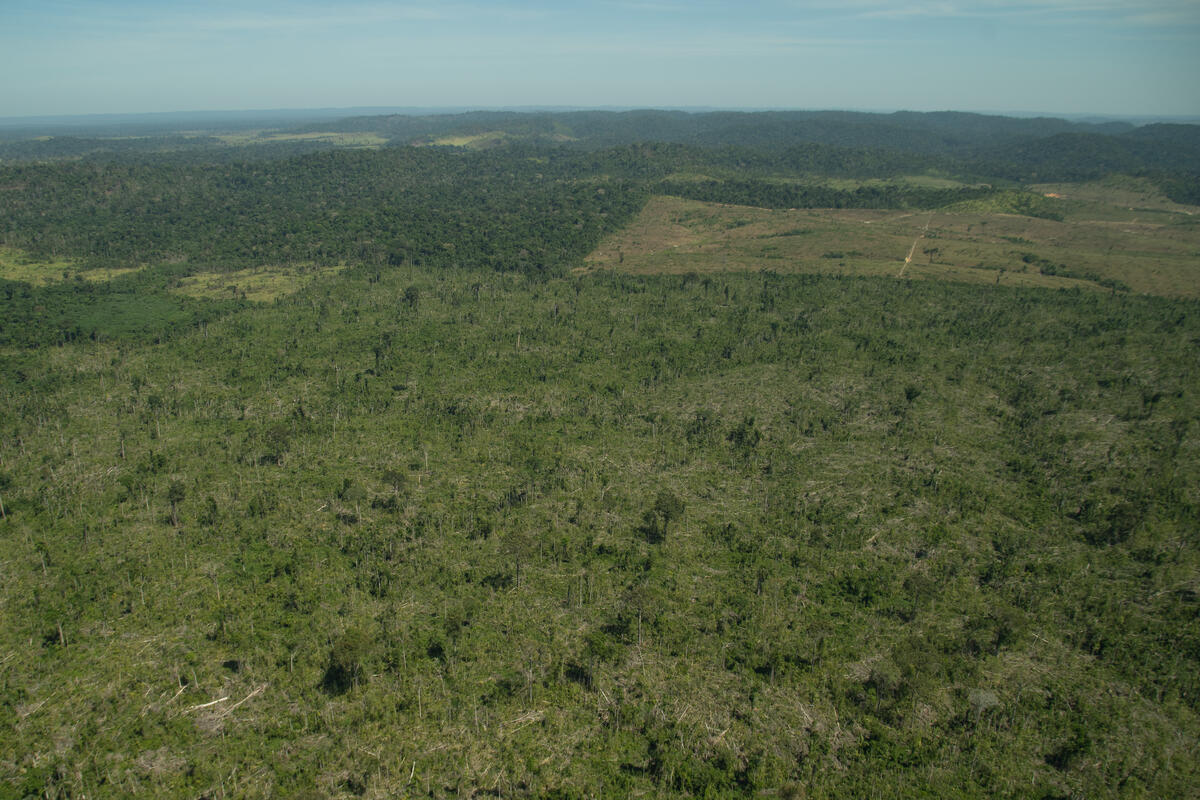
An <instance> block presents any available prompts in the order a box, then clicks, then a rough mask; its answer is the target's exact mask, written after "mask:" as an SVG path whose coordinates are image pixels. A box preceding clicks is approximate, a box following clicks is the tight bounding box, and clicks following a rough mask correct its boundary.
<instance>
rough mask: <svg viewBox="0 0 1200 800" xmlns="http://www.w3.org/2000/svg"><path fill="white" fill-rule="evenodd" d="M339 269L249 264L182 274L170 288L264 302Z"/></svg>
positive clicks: (201, 295) (211, 297) (189, 293)
mask: <svg viewBox="0 0 1200 800" xmlns="http://www.w3.org/2000/svg"><path fill="white" fill-rule="evenodd" d="M342 269H344V267H316V266H308V265H294V266H288V267H251V268H249V269H242V270H238V271H237V272H205V273H203V274H201V275H191V276H188V277H186V278H183V279H182V280H181V281H180V282H179V285H178V286H176V287H175V288H174V289H173V291H176V292H178V293H179V294H185V295H187V296H188V297H195V298H197V299H208V300H230V299H236V298H241V299H243V300H251V301H254V302H259V303H268V302H270V301H272V300H274V299H275V298H277V297H283V296H284V295H287V294H291V293H293V292H297V291H299V290H300V289H303V288H304V287H305V286H307V285H308V284H310V283H312V282H313V281H314V280H316V279H317V278H320V277H322V276H326V275H333V274H335V273H337V272H339V271H340V270H342Z"/></svg>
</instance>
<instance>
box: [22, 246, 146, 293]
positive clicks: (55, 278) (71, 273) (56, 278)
mask: <svg viewBox="0 0 1200 800" xmlns="http://www.w3.org/2000/svg"><path fill="white" fill-rule="evenodd" d="M139 269H140V267H127V268H124V269H88V270H84V269H80V268H79V265H78V264H77V263H76V262H74V261H71V260H69V259H63V258H60V259H53V260H50V261H43V260H39V259H36V258H32V257H30V256H29V255H28V254H27V253H25V252H23V251H21V250H18V249H16V248H13V247H0V278H3V279H5V280H9V281H22V282H24V283H28V284H30V285H31V286H46V285H48V284H51V283H59V282H62V281H66V280H73V279H74V278H76V277H79V278H82V279H83V280H86V281H91V282H93V283H98V282H100V281H111V280H112V279H113V278H116V277H119V276H121V275H127V274H129V273H131V272H137V271H138V270H139Z"/></svg>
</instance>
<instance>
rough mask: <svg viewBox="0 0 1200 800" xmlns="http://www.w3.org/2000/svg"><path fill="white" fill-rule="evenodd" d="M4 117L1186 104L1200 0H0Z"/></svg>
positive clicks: (1187, 109) (1183, 111) (1189, 105)
mask: <svg viewBox="0 0 1200 800" xmlns="http://www.w3.org/2000/svg"><path fill="white" fill-rule="evenodd" d="M0 75H2V76H3V77H2V78H0V117H6V116H32V115H51V114H91V113H132V112H154V111H191V110H218V109H219V110H235V109H275V108H329V107H333V108H341V107H352V106H454V107H462V106H469V107H496V106H530V105H536V106H639V107H684V106H712V107H728V108H844V109H866V110H892V109H912V110H939V109H955V110H965V111H1001V112H1003V111H1011V112H1045V113H1061V114H1071V113H1097V114H1113V115H1118V114H1119V115H1200V88H1198V86H1197V78H1198V77H1200V0H1141V2H1116V1H1115V0H1046V1H1045V2H1019V0H990V1H989V0H982V1H981V2H966V1H965V0H907V1H905V0H901V1H900V2H881V1H880V0H742V2H736V3H735V2H726V1H725V0H719V1H718V0H686V2H685V1H683V0H645V1H643V0H555V2H550V1H549V0H533V2H516V1H515V0H497V1H495V2H487V1H486V0H464V1H463V2H455V1H454V0H451V2H432V1H431V0H413V1H412V2H387V1H386V0H375V1H373V2H372V1H370V0H348V1H347V2H314V1H313V0H286V2H285V0H240V1H239V2H232V1H230V0H197V1H193V2H183V1H182V0H181V1H180V2H172V0H0Z"/></svg>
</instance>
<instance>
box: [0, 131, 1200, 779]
mask: <svg viewBox="0 0 1200 800" xmlns="http://www.w3.org/2000/svg"><path fill="white" fill-rule="evenodd" d="M696 116H700V115H696ZM388 120H389V121H388V122H387V124H389V125H393V126H395V127H396V129H397V130H400V129H402V128H403V129H404V130H407V131H409V132H412V131H417V130H418V129H421V130H420V132H419V133H414V134H413V135H414V136H420V137H426V139H427V140H426V141H424V142H422V143H421V144H422V146H411V145H409V144H404V145H402V146H388V147H379V148H358V147H354V148H346V147H341V148H338V147H333V146H330V145H328V144H327V143H317V144H313V143H312V142H309V143H307V144H305V143H304V141H303V140H298V144H297V146H298V148H299V150H289V149H288V148H289V147H290V145H289V144H288V143H287V142H281V141H278V140H272V142H273V143H267V144H245V145H240V146H237V147H235V146H232V145H230V144H228V143H222V144H213V143H212V142H202V143H197V144H196V146H194V147H192V146H191V145H189V146H187V147H183V148H174V149H173V148H172V147H166V148H159V147H157V145H155V146H153V147H152V146H151V144H150V143H149V142H147V143H145V145H146V150H151V149H153V150H154V151H155V152H142V151H139V149H138V148H139V145H132V146H130V147H128V148H127V152H123V153H117V152H116V148H113V149H110V150H107V151H106V150H104V146H101V147H99V149H97V150H89V151H88V152H87V153H86V154H83V155H81V154H80V153H72V152H67V151H69V150H70V148H68V147H65V146H64V152H63V153H60V154H58V155H55V156H54V157H52V158H51V157H48V158H29V159H26V158H25V157H22V158H21V160H20V163H10V162H8V161H6V162H5V163H4V164H3V165H2V166H0V410H2V413H0V575H2V577H3V580H2V581H0V620H3V624H0V798H8V797H12V798H27V797H84V796H86V797H93V798H99V797H113V798H116V797H129V796H134V795H145V796H155V797H159V796H161V797H211V798H218V797H261V798H273V797H338V798H355V797H369V798H384V797H408V796H422V797H464V796H465V797H472V796H501V797H558V798H573V797H577V798H592V797H606V796H608V797H612V796H655V797H678V798H689V797H789V798H794V797H808V798H836V797H859V796H862V797H883V798H908V797H914V796H937V797H980V798H982V797H997V796H1000V797H1012V798H1024V797H1030V796H1035V797H1089V798H1092V797H1185V796H1190V795H1191V794H1193V793H1194V787H1195V786H1196V785H1198V784H1200V768H1198V767H1197V762H1196V759H1195V758H1194V752H1195V748H1196V743H1197V741H1198V740H1200V717H1198V711H1200V606H1198V598H1200V550H1198V546H1200V541H1198V540H1197V527H1196V519H1197V518H1198V517H1200V490H1198V489H1197V487H1200V428H1198V427H1197V423H1196V420H1197V419H1198V418H1200V358H1198V357H1197V354H1198V353H1200V349H1198V348H1200V307H1198V306H1197V301H1196V300H1195V299H1188V298H1194V296H1195V294H1196V293H1195V286H1196V284H1197V283H1200V244H1198V236H1200V233H1198V229H1197V223H1196V220H1195V213H1196V208H1195V207H1194V206H1188V205H1181V204H1179V203H1177V202H1172V201H1171V200H1170V199H1168V198H1167V197H1165V196H1164V195H1163V194H1162V191H1161V187H1164V186H1173V187H1175V189H1172V191H1176V190H1178V191H1181V192H1184V194H1186V191H1188V187H1194V185H1195V175H1194V173H1193V172H1190V171H1189V170H1191V169H1192V166H1190V165H1192V164H1194V163H1195V162H1194V160H1191V161H1189V160H1188V159H1189V158H1193V159H1194V156H1195V153H1194V145H1192V144H1191V143H1190V142H1192V139H1191V138H1190V137H1192V135H1193V133H1194V132H1193V131H1191V130H1190V129H1188V128H1187V126H1181V127H1179V128H1175V127H1161V128H1153V129H1151V128H1144V129H1135V130H1126V129H1124V128H1122V127H1121V126H1108V127H1088V126H1081V125H1077V124H1072V123H1064V122H1060V121H1047V120H1041V121H1038V120H1027V121H1011V122H1003V123H997V124H996V125H995V126H994V127H989V126H990V125H991V123H989V122H988V118H983V117H977V116H974V115H964V116H959V115H904V114H900V115H891V116H889V117H887V118H886V123H887V125H888V126H893V127H892V128H878V127H875V121H874V118H873V117H871V116H870V115H813V116H811V117H806V116H804V115H796V116H795V117H794V118H793V117H789V116H788V115H777V117H772V118H766V119H762V120H760V121H761V122H762V125H761V126H759V125H751V124H750V122H753V120H750V121H747V120H745V119H743V118H742V116H739V115H717V116H714V117H713V118H712V119H709V120H696V119H692V118H691V117H688V116H687V115H683V116H680V115H676V114H658V113H646V114H643V115H640V116H639V115H626V116H622V115H613V114H600V113H597V114H591V113H587V114H582V113H581V114H580V115H577V116H576V117H572V116H569V115H528V116H524V117H520V116H516V115H511V116H505V115H499V116H497V115H477V116H475V117H472V118H470V124H471V125H478V126H479V127H478V129H477V130H475V132H474V133H469V132H468V131H465V130H463V129H455V130H454V131H450V129H449V128H437V127H436V126H437V125H440V124H443V123H444V124H446V125H451V124H454V125H457V124H460V123H463V122H465V121H466V120H465V119H460V120H457V121H455V120H450V121H449V122H445V121H438V120H437V119H436V118H413V119H404V120H396V119H392V118H388ZM568 123H569V125H568ZM793 123H795V124H797V125H800V124H803V125H806V126H808V128H807V130H810V131H811V130H814V129H815V127H819V126H827V127H829V128H830V129H832V128H835V127H837V126H842V127H841V128H839V130H845V129H847V127H846V126H851V127H853V126H857V128H856V130H859V131H860V132H870V131H874V132H875V133H880V132H881V131H882V133H881V134H880V135H881V136H883V137H884V138H887V137H888V136H890V135H891V134H889V133H888V132H887V131H889V130H891V131H893V132H894V130H896V129H899V128H903V129H904V130H906V131H908V133H907V134H906V135H912V136H916V135H917V134H916V133H913V132H914V131H924V132H925V134H928V135H935V136H937V137H941V139H942V141H943V144H928V145H927V146H924V147H914V148H913V149H912V150H907V151H906V150H902V149H897V148H893V147H888V146H886V144H884V143H881V142H879V141H871V140H870V139H869V137H867V136H866V133H864V134H863V137H862V139H861V140H860V141H859V142H858V143H857V144H856V145H855V147H848V146H845V145H846V143H845V142H843V143H840V144H835V143H830V142H813V141H802V138H803V137H802V136H801V135H800V134H797V133H796V132H795V130H792V132H791V133H789V134H787V135H783V134H779V141H780V142H783V144H780V145H779V146H776V144H775V138H774V137H776V133H774V132H773V131H776V130H785V129H788V125H791V124H793ZM367 124H377V123H368V122H364V121H362V120H353V121H350V122H348V123H346V126H345V127H346V128H347V129H349V128H353V127H354V126H359V125H367ZM743 124H745V125H746V126H748V127H746V130H747V134H746V135H747V137H751V135H753V136H761V137H764V141H765V139H766V138H770V139H771V142H770V143H769V144H756V143H755V142H753V141H750V140H749V138H747V139H746V140H743V141H734V140H732V138H731V137H729V136H727V132H728V131H729V130H735V129H738V127H737V126H739V125H743ZM518 125H523V126H525V128H524V131H525V132H526V133H529V134H530V135H528V136H526V135H524V134H522V135H517V134H518V133H520V130H519V129H518V128H517V127H516V126H518ZM688 125H694V126H695V127H694V128H692V129H691V130H693V133H694V135H692V134H689V135H688V136H683V135H679V136H676V135H674V134H672V133H671V132H672V131H680V130H684V129H687V126H688ZM776 125H777V126H778V127H777V128H776V127H775V126H776ZM404 126H409V127H408V128H404ZM422 126H424V128H422ZM505 126H507V127H505ZM539 126H540V127H539ZM587 126H591V127H587ZM704 126H708V127H707V128H706V127H704ZM568 128H569V129H568ZM750 128H755V131H754V132H750ZM974 128H982V129H984V130H982V131H976V132H974V133H972V130H973V129H974ZM328 129H329V128H328V127H326V128H325V130H328ZM501 129H503V130H506V131H508V134H506V135H507V136H509V137H510V138H507V139H506V138H505V137H497V136H495V135H492V134H494V133H495V131H497V130H501ZM363 130H367V128H363ZM370 130H372V131H376V132H377V131H378V130H379V129H378V128H371V129H370ZM788 130H791V129H788ZM797 130H798V129H797ZM585 131H590V133H587V136H590V137H592V141H593V144H587V141H586V138H587V137H586V136H584V135H583V134H584V132H585ZM706 131H707V132H706ZM712 131H717V133H715V134H711V135H712V137H713V138H712V139H711V140H706V139H705V137H706V136H709V135H710V133H711V132H712ZM451 132H454V133H455V134H456V135H458V136H460V139H461V141H460V143H459V144H449V143H440V144H435V143H433V139H435V138H437V137H440V136H448V135H450V133H451ZM310 133H311V132H310ZM468 134H469V135H468ZM476 134H488V135H489V138H486V141H485V140H482V139H481V140H476V139H471V138H470V137H471V136H474V135H476ZM634 134H636V136H634ZM925 134H922V135H925ZM805 135H807V134H805ZM397 136H399V134H397ZM543 136H544V138H542V139H539V137H543ZM430 137H432V138H430ZM462 137H465V138H462ZM553 137H557V138H553ZM605 137H608V138H607V139H606V138H605ZM656 137H657V139H658V141H655V139H656ZM972 137H973V138H972ZM1064 137H1065V138H1064ZM1080 137H1082V139H1080ZM572 138H573V139H574V141H572ZM629 139H635V140H634V141H630V140H629ZM667 139H673V141H666V140H667ZM968 140H969V142H972V143H973V144H969V145H968V144H963V143H962V142H965V141H968ZM1077 140H1078V141H1084V142H1099V141H1103V142H1107V143H1109V144H1106V145H1104V147H1106V148H1109V149H1107V150H1103V152H1107V153H1110V154H1111V155H1112V162H1111V164H1109V162H1105V166H1103V167H1097V169H1103V170H1110V169H1111V170H1116V171H1118V172H1121V173H1123V174H1109V173H1108V172H1105V174H1104V175H1103V179H1102V180H1098V181H1092V182H1089V183H1070V182H1067V183H1058V184H1048V183H1047V184H1042V183H1034V182H1033V181H1034V180H1035V175H1036V176H1037V178H1036V179H1037V180H1038V181H1041V180H1049V178H1046V177H1045V176H1046V175H1047V174H1051V173H1053V174H1060V173H1054V170H1058V169H1067V167H1065V166H1063V165H1064V164H1068V163H1069V162H1070V161H1071V159H1073V158H1077V157H1078V154H1079V153H1082V152H1088V151H1085V150H1081V149H1079V148H1075V147H1074V146H1070V147H1067V146H1064V145H1063V143H1064V142H1074V141H1077ZM97 141H101V140H97ZM925 141H927V142H929V141H931V140H928V139H927V140H925ZM480 142H483V144H482V146H481V145H480ZM1112 142H1118V143H1121V144H1117V145H1112V144H1111V143H1112ZM23 146H24V145H23ZM265 148H273V149H270V150H269V151H268V149H265ZM978 148H985V149H986V148H994V149H993V150H992V152H993V153H1004V154H1007V155H1004V156H1003V158H1001V159H998V160H993V161H991V162H988V163H991V164H992V166H991V167H988V168H987V169H984V168H983V167H981V166H980V165H982V164H984V163H985V162H984V161H983V160H982V159H983V155H982V154H983V152H984V150H981V149H978ZM1173 148H1175V149H1173ZM35 149H36V148H35ZM8 152H10V153H11V152H12V151H11V150H10V151H8ZM30 152H32V151H30ZM1098 152H1100V151H1098ZM1175 152H1180V153H1184V155H1183V156H1180V157H1179V158H1175V157H1174V156H1171V155H1170V154H1171V153H1175ZM1038 153H1045V157H1044V158H1042V157H1041V156H1038V155H1037V154H1038ZM1122 153H1124V154H1125V155H1122ZM1130 153H1132V154H1134V155H1133V156H1131V157H1133V158H1134V160H1133V161H1129V160H1123V159H1126V156H1127V155H1129V154H1130ZM6 158H7V156H6ZM1003 164H1014V165H1016V166H1015V167H1014V171H1012V172H1011V173H1005V171H1004V170H1005V168H1004V167H1003V166H1002V165H1003ZM1129 173H1133V176H1132V177H1131V176H1130V174H1129ZM1095 174H1096V173H1094V172H1087V173H1080V174H1079V177H1087V178H1089V179H1090V178H1092V177H1094V176H1095ZM667 195H669V196H667ZM1172 196H1177V195H1172ZM1178 196H1183V195H1178ZM683 198H691V199H683ZM651 201H652V202H651ZM1122 270H1123V271H1122ZM635 271H636V272H639V273H647V274H633V273H634V272H635ZM667 272H675V273H677V274H663V273H667ZM1012 275H1016V276H1018V277H1019V278H1020V279H1021V280H1022V281H1024V283H1023V284H1022V285H1020V286H1016V285H1011V284H1010V280H1013V278H1012V277H1011V276H1012ZM966 281H972V282H966Z"/></svg>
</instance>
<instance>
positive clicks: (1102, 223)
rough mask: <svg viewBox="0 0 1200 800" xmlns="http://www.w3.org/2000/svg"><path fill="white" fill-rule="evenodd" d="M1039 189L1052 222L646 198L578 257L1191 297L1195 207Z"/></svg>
mask: <svg viewBox="0 0 1200 800" xmlns="http://www.w3.org/2000/svg"><path fill="white" fill-rule="evenodd" d="M1039 189H1040V190H1042V193H1043V194H1046V195H1050V194H1056V195H1060V196H1059V197H1051V198H1048V199H1049V201H1050V202H1051V205H1050V206H1049V207H1050V208H1051V209H1052V210H1053V212H1054V213H1055V214H1057V215H1059V216H1061V217H1062V219H1061V220H1055V219H1045V218H1039V217H1028V216H1022V215H1019V214H1012V213H1004V211H1003V209H1004V207H1005V205H1006V204H1007V200H1006V198H1005V197H1004V196H1003V195H1002V196H1001V197H1000V198H999V199H997V200H996V201H995V202H989V201H975V202H972V203H969V204H961V205H960V206H958V207H952V208H949V209H946V210H941V211H936V212H933V213H932V214H930V213H929V212H912V211H872V210H850V209H799V210H796V209H792V210H772V209H763V208H752V207H747V206H731V205H723V204H716V203H703V202H698V201H693V200H683V199H680V198H675V197H655V198H653V199H652V200H651V201H650V202H649V203H647V205H646V208H645V209H644V210H643V211H642V213H641V214H640V215H639V216H638V217H637V218H636V219H635V220H634V222H633V223H631V224H630V225H629V226H627V227H626V228H624V229H623V230H621V231H619V232H617V233H616V234H614V235H612V236H610V237H608V238H607V239H606V240H605V241H603V242H602V243H601V245H600V246H599V247H598V248H597V249H596V250H595V251H594V252H592V253H591V254H590V255H589V256H588V257H587V269H618V270H624V271H628V272H634V273H676V274H679V273H686V272H697V273H704V272H716V271H725V270H772V271H776V272H781V273H783V272H792V273H794V272H806V273H828V274H855V275H899V274H900V272H901V269H902V268H903V270H904V272H903V275H904V277H912V278H939V279H947V280H956V281H966V282H976V283H991V284H997V283H999V284H1004V285H1010V286H1043V287H1046V288H1068V287H1091V288H1095V289H1102V290H1108V289H1109V288H1111V286H1112V285H1113V282H1118V283H1119V284H1123V285H1124V286H1127V287H1128V288H1129V289H1130V290H1132V291H1135V292H1143V293H1148V294H1158V295H1164V296H1177V297H1197V296H1200V217H1197V216H1196V212H1197V211H1200V209H1197V208H1194V207H1190V206H1180V205H1178V204H1175V203H1171V202H1170V201H1169V200H1166V199H1165V198H1163V197H1162V196H1161V195H1159V194H1157V192H1155V191H1154V190H1153V189H1152V188H1151V187H1149V185H1148V184H1145V183H1142V182H1138V181H1131V180H1125V181H1123V182H1117V183H1115V184H1114V182H1112V181H1107V182H1101V183H1095V184H1080V185H1067V186H1046V187H1039ZM1134 201H1137V202H1138V204H1137V205H1134V204H1133V203H1134ZM926 223H928V230H925V231H924V236H923V238H921V239H920V240H919V242H918V244H917V247H916V248H915V250H913V242H914V240H916V239H917V237H918V236H920V235H921V234H922V230H923V229H924V228H925V226H926ZM910 250H912V261H911V263H910V264H908V265H907V267H905V263H904V259H905V256H906V255H908V254H909V252H910Z"/></svg>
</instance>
